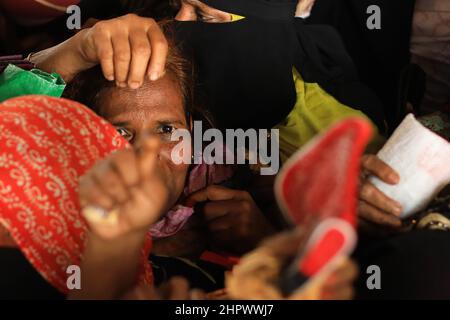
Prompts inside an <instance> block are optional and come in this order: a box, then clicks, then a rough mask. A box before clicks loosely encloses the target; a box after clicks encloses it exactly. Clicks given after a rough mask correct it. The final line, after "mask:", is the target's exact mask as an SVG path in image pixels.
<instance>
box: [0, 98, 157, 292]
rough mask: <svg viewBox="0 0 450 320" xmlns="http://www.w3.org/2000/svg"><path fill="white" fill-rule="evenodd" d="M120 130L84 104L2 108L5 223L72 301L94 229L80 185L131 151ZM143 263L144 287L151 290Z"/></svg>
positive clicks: (46, 101)
mask: <svg viewBox="0 0 450 320" xmlns="http://www.w3.org/2000/svg"><path fill="white" fill-rule="evenodd" d="M126 145H127V142H126V141H125V140H124V139H122V137H121V136H120V135H119V134H118V133H117V132H116V130H115V128H114V127H113V126H112V125H110V124H109V123H108V122H106V121H105V120H103V119H101V118H99V117H98V116H97V115H95V114H94V113H93V112H92V111H90V110H89V109H87V108H86V107H85V106H83V105H80V104H78V103H76V102H73V101H69V100H65V99H56V98H49V97H43V96H28V97H21V98H16V99H11V100H8V101H5V102H4V103H2V104H0V223H1V224H2V225H3V226H4V227H5V228H6V229H7V230H8V231H9V233H10V235H11V237H12V238H13V239H14V241H15V242H16V244H17V245H18V247H19V248H20V249H21V250H22V252H23V253H24V255H25V256H26V258H27V259H28V260H29V261H30V263H31V264H32V265H33V266H34V267H35V269H36V270H37V271H38V272H39V273H40V274H41V275H42V276H43V277H44V278H45V279H46V280H47V281H48V282H49V283H50V284H52V285H53V286H54V287H55V288H57V289H58V290H60V291H61V292H63V293H65V294H67V293H68V289H67V285H66V280H67V276H68V275H67V273H66V270H67V267H68V266H70V265H80V261H81V258H82V253H83V250H84V247H85V241H86V232H87V224H86V221H85V220H84V219H83V218H82V216H81V214H80V205H79V201H78V180H79V178H80V177H81V176H82V175H83V174H85V173H86V172H87V171H88V170H89V169H90V168H91V167H92V166H93V165H94V164H95V163H96V162H97V161H98V160H100V159H102V158H104V157H106V156H108V155H109V154H110V153H111V152H113V151H115V150H119V149H122V148H124V147H125V146H126ZM150 246H151V239H150V238H148V239H147V242H146V245H145V248H144V249H143V257H142V270H143V272H142V275H141V280H142V282H143V283H147V284H150V283H151V281H152V278H151V269H150V266H149V264H148V262H147V256H148V253H149V251H150Z"/></svg>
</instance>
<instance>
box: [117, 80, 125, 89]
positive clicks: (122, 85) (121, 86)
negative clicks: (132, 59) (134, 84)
mask: <svg viewBox="0 0 450 320" xmlns="http://www.w3.org/2000/svg"><path fill="white" fill-rule="evenodd" d="M116 86H118V87H119V88H126V87H127V84H126V83H125V82H119V81H116Z"/></svg>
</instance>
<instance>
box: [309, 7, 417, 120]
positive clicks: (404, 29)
mask: <svg viewBox="0 0 450 320" xmlns="http://www.w3.org/2000/svg"><path fill="white" fill-rule="evenodd" d="M371 5H377V6H379V7H380V9H381V29H380V30H377V29H375V30H369V28H368V27H367V19H368V18H369V17H370V13H367V8H368V7H369V6H371ZM414 6H415V0H317V1H316V4H315V6H314V8H313V10H312V13H311V17H310V18H308V19H306V22H307V23H308V24H328V25H332V26H334V27H335V28H336V29H337V30H338V31H339V33H340V34H341V36H342V38H343V41H344V43H345V46H346V48H347V50H348V52H349V53H350V56H351V57H352V59H353V60H354V61H355V64H356V66H357V69H358V72H359V74H360V76H361V80H362V81H363V82H364V83H365V84H366V85H368V86H369V87H370V88H371V89H373V90H374V91H375V92H376V94H377V95H378V96H379V97H380V99H381V100H382V102H383V104H384V111H385V114H386V116H387V119H388V122H389V125H390V127H391V128H394V127H395V126H396V125H397V124H398V122H399V120H401V119H398V118H399V117H401V114H399V109H403V108H404V106H401V105H400V106H399V104H400V103H402V101H401V97H400V95H401V90H402V88H401V87H400V83H401V78H402V76H403V72H404V71H405V70H406V68H407V67H408V64H409V61H410V54H409V46H410V38H411V28H412V19H413V13H414Z"/></svg>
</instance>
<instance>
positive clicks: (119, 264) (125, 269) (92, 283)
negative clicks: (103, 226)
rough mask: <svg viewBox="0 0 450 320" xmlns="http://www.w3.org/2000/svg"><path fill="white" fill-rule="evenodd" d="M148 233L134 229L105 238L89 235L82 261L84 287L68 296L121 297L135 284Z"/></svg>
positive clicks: (70, 297)
mask: <svg viewBox="0 0 450 320" xmlns="http://www.w3.org/2000/svg"><path fill="white" fill-rule="evenodd" d="M144 241H145V233H135V234H134V233H133V234H129V235H124V236H121V237H117V238H116V239H112V240H105V239H102V238H100V237H98V236H96V235H95V234H93V233H90V234H89V236H88V241H87V247H86V250H85V252H84V257H83V262H82V264H81V270H82V271H81V272H82V273H81V288H82V289H81V290H73V291H71V294H70V295H69V299H95V300H100V299H102V300H112V299H120V298H121V296H122V295H123V294H124V292H127V291H128V290H130V288H132V287H133V286H134V285H136V280H137V275H138V271H139V261H140V258H141V257H142V247H143V245H144Z"/></svg>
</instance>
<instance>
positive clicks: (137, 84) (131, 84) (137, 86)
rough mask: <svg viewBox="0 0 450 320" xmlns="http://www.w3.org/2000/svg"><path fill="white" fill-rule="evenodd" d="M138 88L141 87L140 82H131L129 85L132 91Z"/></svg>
mask: <svg viewBox="0 0 450 320" xmlns="http://www.w3.org/2000/svg"><path fill="white" fill-rule="evenodd" d="M140 87H141V83H140V82H136V81H133V82H131V83H130V88H131V89H133V90H136V89H139V88H140Z"/></svg>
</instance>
